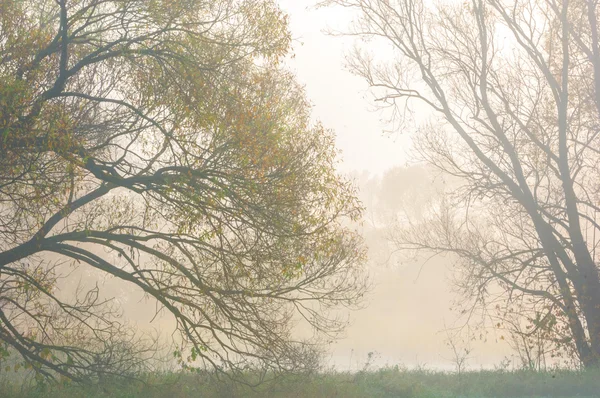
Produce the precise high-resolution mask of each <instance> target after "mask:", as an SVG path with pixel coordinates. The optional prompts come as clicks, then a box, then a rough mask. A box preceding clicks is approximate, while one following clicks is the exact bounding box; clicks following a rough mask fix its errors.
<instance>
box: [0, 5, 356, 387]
mask: <svg viewBox="0 0 600 398" xmlns="http://www.w3.org/2000/svg"><path fill="white" fill-rule="evenodd" d="M289 43H290V36H289V33H288V30H287V24H286V16H285V15H283V14H282V13H281V11H280V10H279V9H278V7H277V6H276V4H275V2H274V1H271V0H218V1H205V0H175V1H172V0H169V1H163V0H152V1H147V0H56V1H55V0H42V1H39V0H35V1H11V0H2V1H0V81H1V84H0V340H1V341H2V342H4V343H7V344H8V345H9V346H10V347H11V349H12V350H15V351H16V352H18V354H19V355H20V356H21V357H22V359H23V361H24V362H25V364H26V365H28V366H30V367H33V368H34V369H35V370H36V371H37V372H38V373H40V374H42V375H44V376H46V377H52V378H55V377H59V376H62V377H68V378H72V379H74V380H78V381H86V380H91V379H94V378H95V377H97V376H98V374H121V373H122V372H123V371H124V369H129V368H132V367H135V366H134V365H136V363H138V362H136V361H138V359H135V358H139V356H138V357H136V356H135V355H130V354H133V353H134V352H138V353H139V354H143V353H144V352H146V351H145V350H148V349H149V348H148V347H146V346H145V345H137V343H136V341H138V340H136V339H134V337H135V336H134V335H132V332H131V331H130V330H129V329H127V327H126V325H125V322H124V321H123V319H122V317H120V315H121V313H120V309H119V307H118V305H117V302H115V301H114V300H111V298H112V297H110V296H109V297H107V296H106V295H105V294H103V293H102V291H101V289H100V288H98V287H93V288H91V289H89V288H88V289H84V290H80V291H78V292H77V293H76V294H71V293H70V292H71V290H72V289H71V290H69V289H67V288H66V287H65V286H64V284H61V281H63V280H64V278H66V277H67V275H68V273H69V272H70V271H69V270H70V269H72V268H75V269H91V270H95V271H98V272H102V273H105V274H107V275H111V276H112V277H114V278H117V279H119V280H122V281H124V282H126V283H128V284H129V285H130V286H131V288H132V289H134V290H135V289H137V291H139V292H143V293H144V294H145V295H146V296H147V297H148V298H150V299H151V300H153V301H154V302H156V304H157V310H158V311H166V312H168V313H170V314H171V315H172V316H173V317H174V318H175V320H176V323H177V329H178V330H179V332H180V335H181V339H182V340H183V342H184V347H182V349H181V350H178V351H177V352H176V354H177V355H178V356H179V357H180V358H184V359H185V360H187V359H188V358H189V361H190V363H189V365H190V366H212V367H214V368H216V369H218V370H219V371H223V372H225V371H228V372H229V373H228V374H229V375H232V376H236V375H237V376H239V375H242V371H243V369H246V368H247V367H260V368H261V369H263V370H265V371H266V370H273V371H277V370H289V369H302V368H303V367H305V366H310V363H311V361H312V360H313V357H312V356H311V355H312V352H313V349H312V348H313V347H314V345H315V344H317V343H319V342H320V341H321V340H320V339H319V336H321V337H323V338H327V339H330V338H332V337H334V336H335V335H336V334H337V332H339V331H340V330H341V329H343V327H344V326H345V321H344V319H341V318H337V317H336V316H334V313H332V312H331V311H330V310H331V309H332V308H337V307H338V306H340V305H346V306H353V305H356V304H357V303H359V302H360V298H361V296H362V294H363V293H364V286H365V280H364V275H363V274H362V271H361V263H362V260H363V257H364V253H363V248H362V244H361V240H360V239H359V237H358V236H357V235H356V234H355V233H354V232H353V231H352V230H350V229H349V228H347V227H345V225H348V223H347V222H346V221H345V220H348V219H356V218H357V217H360V214H361V206H360V205H359V203H358V201H357V200H356V196H355V192H354V187H353V186H352V185H351V184H350V183H349V182H347V181H346V180H344V179H343V178H341V177H340V176H339V175H338V174H337V173H336V171H335V161H336V160H335V159H336V151H335V148H334V146H333V143H334V139H333V135H332V133H331V132H329V131H327V130H325V129H324V128H322V127H321V126H320V125H318V124H317V125H314V124H311V123H310V115H309V105H308V103H307V101H306V100H305V98H304V94H303V92H302V90H301V88H300V87H299V86H298V85H297V84H296V83H295V82H294V80H293V78H292V77H291V76H290V75H289V74H288V73H286V72H284V71H282V70H280V69H279V68H278V67H277V64H278V62H279V60H280V59H281V57H282V56H284V55H285V54H286V52H287V51H288V47H289ZM66 293H69V294H66ZM299 319H300V320H304V321H306V322H308V324H309V325H311V326H312V327H313V328H314V329H315V331H316V336H317V337H316V338H315V340H310V341H303V340H302V341H301V340H298V339H297V338H296V337H295V335H294V334H293V333H292V331H293V330H292V329H293V326H294V325H295V323H296V322H299V321H298V320H299ZM142 357H143V355H142ZM132 358H134V359H132ZM307 364H308V365H307Z"/></svg>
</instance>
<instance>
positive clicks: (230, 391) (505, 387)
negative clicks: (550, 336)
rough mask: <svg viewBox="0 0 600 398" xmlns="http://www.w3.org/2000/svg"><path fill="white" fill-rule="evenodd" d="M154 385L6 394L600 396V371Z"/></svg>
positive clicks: (3, 391)
mask: <svg viewBox="0 0 600 398" xmlns="http://www.w3.org/2000/svg"><path fill="white" fill-rule="evenodd" d="M147 381H148V382H149V383H150V384H151V385H146V386H144V385H141V384H136V383H131V382H129V383H118V382H111V383H106V384H104V385H100V386H96V387H81V386H74V385H69V386H55V387H52V388H50V387H48V386H45V387H39V386H38V387H32V388H29V389H22V388H20V387H17V386H15V385H13V384H11V383H9V382H4V384H3V385H0V396H3V397H15V398H34V397H35V398H38V397H39V398H42V397H44V398H46V397H47V398H59V397H60V398H63V397H64V398H76V397H77V398H83V397H115V398H159V397H161V398H162V397H167V398H187V397H203V398H222V397H223V398H225V397H227V398H229V397H231V398H235V397H248V398H255V397H256V398H258V397H273V398H292V397H311V398H312V397H339V398H359V397H360V398H362V397H406V398H438V397H439V398H472V397H480V398H483V397H519V398H525V397H527V398H534V397H535V398H547V397H553V398H558V397H563V398H565V397H569V398H572V397H579V398H581V397H600V371H599V372H573V371H553V372H550V371H549V372H528V371H515V372H508V371H485V370H484V371H476V372H467V373H464V374H462V375H460V376H458V375H456V374H450V373H444V372H435V371H427V370H406V369H398V368H387V369H382V370H377V371H371V372H358V373H354V374H351V373H343V372H327V373H321V374H315V375H310V376H307V375H302V376H300V375H290V376H286V377H283V378H281V379H279V380H277V381H276V382H271V383H267V384H263V385H261V386H259V387H257V388H255V389H250V388H248V387H243V386H239V385H236V384H234V383H232V382H230V381H216V380H213V379H210V378H208V377H206V376H202V375H195V374H164V375H152V376H148V377H147Z"/></svg>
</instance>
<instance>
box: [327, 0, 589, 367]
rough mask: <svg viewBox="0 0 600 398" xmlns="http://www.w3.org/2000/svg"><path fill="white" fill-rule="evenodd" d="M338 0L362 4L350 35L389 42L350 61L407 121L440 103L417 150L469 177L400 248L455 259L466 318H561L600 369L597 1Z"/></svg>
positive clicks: (404, 234) (584, 356) (401, 234)
mask: <svg viewBox="0 0 600 398" xmlns="http://www.w3.org/2000/svg"><path fill="white" fill-rule="evenodd" d="M326 3H329V4H332V3H334V4H338V5H341V6H345V7H350V8H353V9H355V10H356V11H357V13H358V17H357V19H356V21H355V24H354V25H353V27H352V30H351V33H350V34H352V35H356V36H359V37H361V38H363V39H366V40H373V41H376V42H378V43H379V42H381V43H384V44H385V45H387V46H388V47H387V48H388V49H389V51H388V52H383V53H378V54H373V53H369V52H368V51H365V50H361V49H360V48H358V49H357V50H356V51H355V52H354V53H352V54H350V57H349V67H350V69H351V70H352V71H353V72H354V73H356V74H358V75H360V76H362V77H364V78H365V79H366V80H367V82H368V83H369V84H370V85H371V87H372V88H373V92H374V93H375V96H376V99H377V101H378V103H379V104H381V106H382V107H390V108H391V109H392V110H393V117H394V118H395V120H406V119H407V118H410V116H411V115H413V114H414V113H413V112H416V111H424V110H425V109H428V110H427V111H426V112H430V114H431V115H430V117H428V118H427V120H426V121H425V122H423V123H422V124H419V128H418V130H417V132H416V142H417V144H416V146H417V150H418V152H419V154H420V155H421V156H422V158H423V159H425V160H426V161H428V162H429V163H430V164H431V165H433V166H435V167H437V168H439V169H440V170H441V171H442V172H443V173H446V174H450V175H453V176H456V177H458V179H459V180H460V181H462V182H463V184H462V186H461V187H460V188H459V189H457V190H455V191H454V193H453V195H449V196H448V197H447V198H446V199H445V200H444V201H441V202H440V203H439V205H438V206H436V208H435V209H432V212H431V214H430V220H429V222H426V223H423V222H421V223H412V224H411V223H405V225H404V227H403V228H400V230H399V231H398V233H397V234H396V239H395V241H396V244H397V245H398V246H399V247H402V248H407V249H419V250H427V251H434V252H439V253H453V254H455V255H457V256H458V258H460V261H459V263H458V264H457V273H458V274H459V275H460V278H459V280H460V284H459V287H460V288H461V290H462V293H463V294H464V297H466V298H467V299H468V303H469V305H470V307H469V308H465V309H464V311H466V312H467V313H468V314H471V313H472V310H474V309H476V308H479V309H484V310H486V311H490V310H493V311H494V313H495V315H500V316H509V314H512V313H517V314H519V315H520V316H522V317H523V318H525V319H527V318H528V319H536V317H538V316H539V317H540V318H547V317H556V318H557V320H558V321H557V323H556V324H555V325H554V326H553V329H552V331H556V332H557V333H558V334H559V335H564V334H566V335H567V336H568V339H566V340H565V339H561V338H558V337H559V336H555V337H556V339H555V341H557V342H559V341H560V342H561V344H564V345H571V346H573V348H574V349H575V350H574V351H575V352H576V353H577V355H578V357H579V359H580V360H581V362H582V363H583V365H584V366H586V367H596V366H598V365H599V363H600V362H599V361H600V280H599V277H598V266H597V263H596V258H595V253H596V246H597V231H598V229H599V228H600V225H599V224H598V220H597V218H596V216H595V215H596V212H597V211H598V210H599V207H598V203H599V202H598V200H599V195H598V194H599V192H600V189H599V188H600V184H599V181H600V178H599V175H598V172H599V170H600V169H599V167H598V165H599V160H600V157H599V156H598V155H599V154H600V140H599V137H598V134H599V132H600V129H599V127H600V126H599V122H600V46H599V41H598V40H599V39H598V37H599V31H598V11H597V2H596V1H594V0H589V1H585V0H583V1H579V0H571V1H569V0H562V1H560V2H559V1H554V0H511V1H500V0H472V1H469V2H460V3H456V2H451V3H444V4H441V5H433V4H430V3H428V2H424V1H421V0H331V1H328V2H326ZM416 103H419V108H417V107H416V105H415V104H416ZM413 105H415V108H413ZM421 118H424V116H421Z"/></svg>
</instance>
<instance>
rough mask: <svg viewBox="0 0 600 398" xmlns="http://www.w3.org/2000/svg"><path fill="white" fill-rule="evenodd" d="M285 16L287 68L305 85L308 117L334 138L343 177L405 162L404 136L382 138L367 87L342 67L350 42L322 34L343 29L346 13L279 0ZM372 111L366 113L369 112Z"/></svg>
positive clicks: (308, 1)
mask: <svg viewBox="0 0 600 398" xmlns="http://www.w3.org/2000/svg"><path fill="white" fill-rule="evenodd" d="M279 3H280V5H281V7H282V8H283V10H285V11H286V12H288V14H289V16H290V28H291V31H292V35H293V38H294V43H293V48H294V54H295V57H294V58H293V59H290V60H288V63H287V66H288V68H289V69H291V70H292V71H293V72H294V73H296V75H297V77H298V81H299V82H300V83H302V84H303V85H305V88H306V92H307V95H308V98H309V100H310V101H311V102H312V104H313V105H314V109H313V116H314V118H315V119H318V120H320V121H321V122H322V123H323V125H324V126H325V127H327V128H331V129H333V130H334V131H335V132H336V134H337V146H338V148H339V149H340V150H341V151H342V164H341V165H340V169H341V170H342V171H344V172H351V171H364V170H366V171H369V172H371V173H373V174H381V173H382V172H383V171H385V170H387V169H389V168H391V167H393V166H399V165H402V164H404V163H405V161H406V156H405V152H406V150H407V148H408V145H409V142H410V141H409V137H408V136H407V135H405V134H383V130H384V129H385V128H389V126H386V124H385V123H383V122H381V121H380V119H381V115H380V114H379V113H378V112H374V111H373V110H372V104H370V103H369V100H368V94H367V85H366V83H365V82H364V81H363V80H362V79H361V78H359V77H356V76H353V75H352V74H351V73H350V72H348V71H346V70H345V68H344V53H345V51H347V50H348V49H350V48H351V46H352V40H351V39H349V38H341V37H333V36H330V35H326V34H325V33H324V32H323V31H324V30H325V29H327V28H332V29H343V28H344V27H345V26H347V25H348V24H349V23H350V21H351V14H349V13H348V12H347V11H346V10H343V9H340V8H335V9H332V8H327V9H325V8H320V9H315V8H314V7H313V5H314V4H315V0H279ZM370 108H371V109H370Z"/></svg>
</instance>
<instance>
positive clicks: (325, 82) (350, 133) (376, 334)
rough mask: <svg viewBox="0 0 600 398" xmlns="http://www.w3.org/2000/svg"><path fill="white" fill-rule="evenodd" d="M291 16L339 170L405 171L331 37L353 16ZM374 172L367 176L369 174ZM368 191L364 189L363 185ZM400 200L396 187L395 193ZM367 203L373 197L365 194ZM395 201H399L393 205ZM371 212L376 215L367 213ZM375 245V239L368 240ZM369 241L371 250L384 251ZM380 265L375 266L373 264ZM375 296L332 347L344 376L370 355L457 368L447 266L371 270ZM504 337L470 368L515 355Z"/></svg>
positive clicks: (346, 43)
mask: <svg viewBox="0 0 600 398" xmlns="http://www.w3.org/2000/svg"><path fill="white" fill-rule="evenodd" d="M280 4H281V6H282V8H283V9H284V10H285V11H287V12H288V13H289V16H290V25H291V30H292V35H293V37H294V39H295V40H294V53H295V57H294V58H293V59H290V60H289V61H288V67H289V68H290V69H291V70H292V71H294V72H295V73H296V75H297V77H298V80H299V81H300V82H301V83H302V84H304V85H305V88H306V92H307V95H308V98H309V100H310V101H311V102H312V103H313V105H314V109H313V115H314V117H315V119H318V120H321V121H322V122H323V124H324V125H325V126H326V127H329V128H332V129H334V130H335V132H336V134H337V145H338V148H339V149H341V150H342V164H341V165H340V170H341V171H343V172H349V173H354V174H358V173H362V176H363V179H364V176H365V174H367V173H370V174H372V175H379V176H380V175H382V174H384V173H385V171H386V170H389V169H391V168H394V167H401V166H404V165H405V164H406V161H407V158H408V157H407V154H408V153H409V151H410V137H409V136H408V135H407V134H402V133H395V134H384V133H383V130H384V129H386V128H389V126H388V125H386V124H385V123H384V122H382V121H381V119H382V116H381V115H380V114H379V113H378V112H375V111H373V108H372V103H370V102H369V100H370V98H369V96H368V93H367V85H366V83H365V82H364V81H363V80H362V79H361V78H359V77H356V76H353V75H352V74H351V73H349V72H348V71H346V70H345V68H344V53H345V52H346V51H348V50H349V49H351V48H352V40H351V39H349V38H340V37H332V36H330V35H327V34H325V33H324V32H323V30H325V29H326V28H333V29H336V28H337V29H343V28H344V27H345V26H347V25H348V24H349V23H350V21H351V15H350V14H349V13H348V12H347V11H346V10H341V9H339V8H336V9H331V8H330V9H318V10H317V9H315V8H314V7H312V6H313V5H314V1H313V0H308V1H302V0H280ZM365 172H367V173H365ZM362 183H363V184H362V185H363V187H364V181H362ZM397 183H398V184H401V185H403V186H402V187H398V188H402V189H408V190H410V189H411V187H414V189H418V184H416V185H413V184H412V183H411V179H410V176H409V178H408V179H407V178H406V176H404V178H403V179H401V180H398V181H397ZM388 188H389V189H388V191H391V192H393V191H394V188H395V187H388ZM362 195H363V196H368V195H369V192H363V193H362ZM392 200H393V198H392ZM368 211H369V209H368ZM368 240H369V239H368ZM376 240H377V237H371V238H370V242H369V243H370V246H373V245H374V244H377V242H376ZM374 262H376V261H374ZM370 271H371V274H372V277H373V282H374V289H373V292H372V294H371V295H370V297H369V305H368V307H367V308H366V309H364V310H361V311H358V312H355V313H352V314H351V315H350V316H351V326H350V328H349V329H348V332H347V336H346V338H345V339H343V340H341V341H339V342H338V343H337V344H336V345H335V346H334V347H332V353H331V360H330V363H331V364H334V365H335V366H337V367H339V368H348V367H351V368H354V369H357V368H360V367H361V364H362V363H364V361H365V360H366V357H367V354H368V352H371V351H373V352H377V353H378V361H377V362H378V364H389V365H393V364H400V363H403V364H406V365H408V366H414V365H418V364H421V365H423V364H425V365H426V366H428V367H436V368H447V367H451V366H452V361H451V360H450V358H451V352H450V351H449V349H448V348H447V347H446V346H445V339H446V335H445V334H444V332H443V329H444V325H445V324H446V325H450V326H451V325H452V324H453V322H454V320H455V318H456V314H454V313H453V312H451V311H449V307H450V302H451V300H452V298H453V296H452V294H451V292H450V290H451V289H450V286H449V282H448V278H447V277H448V276H449V273H451V266H450V264H449V260H448V259H437V260H435V261H432V262H430V263H428V265H427V266H425V267H424V268H423V269H421V267H420V266H419V264H417V263H410V262H407V263H404V264H402V265H399V264H397V263H394V262H392V263H389V264H385V265H381V264H380V265H373V264H372V265H371V269H370ZM498 337H499V336H490V338H489V339H488V342H487V343H485V344H483V343H481V342H476V343H473V347H472V348H474V350H473V353H472V355H471V357H472V358H471V360H470V362H469V364H470V365H471V366H474V367H479V366H488V367H489V366H492V365H493V364H497V363H499V362H500V361H501V360H502V358H503V357H504V356H505V355H510V351H509V350H508V347H507V346H506V344H505V343H502V342H501V341H499V340H498Z"/></svg>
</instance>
